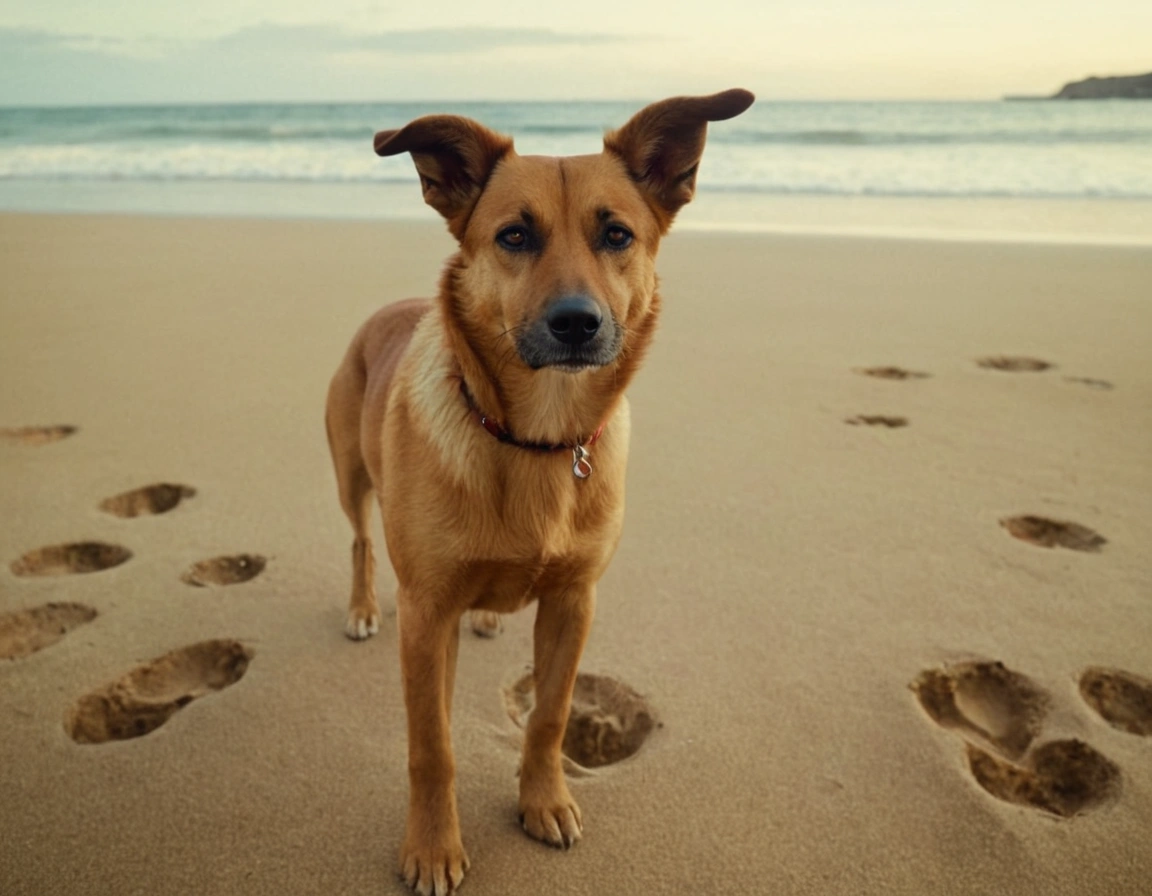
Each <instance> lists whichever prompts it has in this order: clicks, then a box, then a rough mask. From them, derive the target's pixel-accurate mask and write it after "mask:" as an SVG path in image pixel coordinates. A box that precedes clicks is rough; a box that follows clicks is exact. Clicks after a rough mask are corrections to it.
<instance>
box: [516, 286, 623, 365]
mask: <svg viewBox="0 0 1152 896" xmlns="http://www.w3.org/2000/svg"><path fill="white" fill-rule="evenodd" d="M623 339H624V331H623V328H621V326H620V325H619V324H618V323H616V320H615V319H614V318H613V317H612V315H611V313H610V312H609V313H608V314H605V313H604V309H602V308H601V307H600V305H599V304H598V303H597V302H596V301H595V300H593V299H591V298H589V297H587V296H583V295H577V296H565V297H563V298H560V299H557V300H556V301H554V302H552V303H550V304H549V305H548V307H547V308H545V310H544V313H543V314H541V315H540V316H539V317H538V318H537V319H536V320H534V321H533V322H532V323H531V324H529V325H528V326H526V327H524V328H522V329H521V330H520V335H519V336H518V337H517V340H516V351H517V352H518V353H519V355H520V360H522V361H523V362H524V363H525V364H527V365H528V366H529V367H531V368H532V369H533V370H540V369H542V368H545V367H550V368H552V369H553V370H559V371H561V372H562V373H581V372H583V371H585V370H592V369H595V368H597V367H604V366H605V365H607V364H611V363H612V362H613V361H615V360H616V356H617V355H618V354H619V353H620V345H621V343H622V342H623Z"/></svg>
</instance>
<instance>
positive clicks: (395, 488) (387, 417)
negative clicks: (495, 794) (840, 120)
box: [326, 90, 753, 896]
mask: <svg viewBox="0 0 1152 896" xmlns="http://www.w3.org/2000/svg"><path fill="white" fill-rule="evenodd" d="M752 99H753V97H752V94H750V93H748V92H747V91H745V90H729V91H726V92H724V93H718V94H716V95H714V96H708V97H680V98H676V99H670V100H665V101H663V102H660V103H655V104H654V105H651V106H648V107H647V108H645V109H643V110H642V111H640V112H639V113H638V114H637V115H636V116H634V117H633V118H632V120H631V121H629V122H628V124H626V125H625V126H624V127H623V128H621V129H620V130H618V131H614V132H611V133H609V134H608V135H607V136H606V137H605V138H604V151H603V152H602V153H600V154H599V155H588V156H573V157H568V158H546V157H533V156H523V157H522V156H518V155H517V154H516V153H515V152H514V151H513V149H512V141H511V140H510V139H508V138H507V137H503V136H501V135H499V134H496V133H493V132H492V131H489V130H488V129H486V128H485V127H483V126H482V125H480V124H477V123H476V122H474V121H470V120H469V119H466V118H458V117H455V116H447V115H433V116H429V117H426V118H420V119H417V120H416V121H413V122H412V123H411V124H409V125H407V126H406V127H404V128H401V129H400V130H398V131H382V132H380V133H379V134H377V135H376V144H375V145H376V152H377V153H379V154H380V155H382V156H388V155H395V154H397V153H401V152H409V153H411V154H412V158H413V160H414V161H415V163H416V170H417V172H418V173H419V175H420V183H421V186H422V187H423V191H424V199H425V201H426V202H427V203H428V204H429V205H431V206H432V207H433V208H435V209H436V210H437V211H438V212H440V214H441V215H443V216H444V217H445V218H446V219H447V221H448V228H449V230H450V231H451V232H452V234H453V236H455V237H456V239H457V240H458V241H459V243H460V251H459V252H458V253H457V254H456V255H454V256H453V257H452V258H451V260H450V261H449V262H448V265H447V268H446V270H445V271H444V274H443V277H442V279H441V284H440V294H439V296H438V297H437V298H436V299H435V300H434V301H427V300H417V299H413V300H408V301H405V302H399V303H397V304H394V305H389V306H387V307H385V308H383V309H381V310H380V311H378V312H377V313H376V314H375V315H374V316H373V317H372V318H371V319H369V320H368V322H367V323H366V324H365V325H364V326H363V327H362V328H361V329H360V331H359V333H357V334H356V337H355V339H354V340H353V341H352V345H351V347H350V348H349V350H348V354H347V355H346V356H345V358H344V361H343V363H342V364H341V365H340V368H339V370H337V372H336V375H335V377H334V378H333V380H332V385H331V387H330V389H329V393H328V407H327V415H326V422H327V427H328V442H329V445H330V447H331V449H332V459H333V462H334V463H335V466H336V478H337V481H338V484H339V490H340V503H341V505H342V506H343V508H344V512H345V513H346V514H347V515H348V519H349V520H351V522H352V528H353V530H354V532H355V541H354V542H353V544H352V600H351V605H350V607H349V611H348V622H347V627H346V631H347V634H348V636H349V637H351V638H356V639H361V638H366V637H368V636H369V635H372V634H375V632H376V631H377V630H378V628H379V626H380V608H379V605H378V604H377V602H376V595H375V587H374V582H373V579H374V573H375V561H374V559H373V554H372V543H371V540H370V538H369V522H370V519H371V512H372V498H373V493H375V497H377V498H378V499H379V502H380V507H381V511H382V514H383V517H384V533H385V537H386V542H387V545H388V555H389V557H390V559H391V561H392V565H393V567H394V568H395V571H396V577H397V580H398V582H399V589H398V591H397V594H396V606H397V623H398V627H399V635H400V666H401V672H402V677H403V682H404V700H405V704H406V706H407V711H408V770H409V777H410V798H409V805H408V825H407V831H406V834H405V838H404V844H403V847H402V849H401V852H400V868H401V873H402V875H403V877H404V879H405V880H406V881H407V882H408V883H409V884H410V885H411V886H413V887H414V888H415V889H417V890H418V891H419V892H420V893H423V894H429V893H432V892H435V893H436V894H438V896H443V894H446V893H449V892H451V891H452V890H453V889H455V888H456V887H457V886H458V885H459V884H460V881H461V879H462V878H463V876H464V871H465V869H466V868H467V866H468V859H467V857H466V856H465V854H464V847H463V845H462V844H461V841H460V826H459V821H458V819H457V814H456V796H455V786H454V782H453V773H454V762H453V758H452V747H451V741H450V737H449V717H450V715H451V709H452V686H453V681H454V678H455V672H456V652H457V646H458V642H459V632H460V619H461V616H462V615H463V613H464V612H465V611H466V610H472V611H476V612H478V613H479V612H485V616H486V618H485V619H482V620H480V625H481V627H491V624H492V616H491V614H492V613H511V612H513V611H515V610H519V609H520V608H522V607H524V606H525V605H526V604H528V603H530V602H531V601H533V600H534V601H536V602H537V611H536V626H535V648H534V670H535V686H536V707H535V710H534V711H533V712H532V715H531V717H530V719H529V721H528V728H527V732H526V736H525V741H524V753H523V759H522V765H521V771H520V813H521V816H522V819H523V825H524V829H525V830H526V831H527V832H528V833H529V834H531V835H532V836H533V837H536V838H538V839H540V840H543V841H545V842H546V843H550V844H552V845H554V846H564V847H567V846H570V845H571V844H572V843H574V842H575V841H576V840H578V839H579V838H580V834H581V830H582V820H581V816H580V809H579V808H578V807H577V805H576V803H575V801H574V800H573V799H572V795H571V794H570V793H569V792H568V786H567V784H565V782H564V774H563V772H562V770H561V757H560V746H561V742H562V740H563V737H564V729H565V726H566V724H567V721H568V712H569V709H570V706H571V699H572V688H573V684H574V682H575V680H576V668H577V665H578V663H579V661H580V654H581V651H582V650H583V647H584V642H585V639H586V638H587V635H588V630H589V627H590V626H591V624H592V613H593V608H594V606H595V603H596V582H597V580H598V579H599V578H600V576H601V574H602V573H603V572H604V569H605V567H606V566H607V565H608V561H609V559H610V558H611V557H612V554H613V552H614V551H615V549H616V543H617V540H618V539H619V536H620V527H621V522H622V520H623V515H624V467H625V461H626V458H627V453H628V433H629V417H628V404H627V401H626V399H625V398H624V389H625V387H626V386H627V385H628V383H629V381H630V380H631V379H632V376H633V375H634V374H635V372H636V370H637V367H638V365H639V363H640V361H641V359H642V358H643V356H644V352H645V350H646V348H647V347H648V344H649V342H650V340H651V339H652V335H653V332H654V330H655V327H656V318H657V313H658V311H659V307H660V300H659V297H658V296H657V293H656V272H655V261H656V251H657V247H658V245H659V242H660V238H661V237H662V236H663V235H664V233H666V232H667V230H668V227H669V225H670V224H671V223H672V219H673V217H674V215H675V214H676V212H677V210H678V209H679V208H680V207H681V206H682V205H683V204H684V203H686V202H688V200H689V199H691V198H692V194H693V191H694V189H695V183H696V168H697V165H698V163H699V161H700V156H701V154H702V152H703V149H704V139H705V132H706V130H707V123H708V122H709V121H722V120H724V119H727V118H732V117H733V116H735V115H739V114H740V113H741V112H743V111H744V110H745V109H747V108H748V106H749V105H751V103H752ZM474 624H475V623H474Z"/></svg>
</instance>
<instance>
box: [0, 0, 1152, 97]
mask: <svg viewBox="0 0 1152 896" xmlns="http://www.w3.org/2000/svg"><path fill="white" fill-rule="evenodd" d="M1150 69H1152V2H1150V0H1095V2H1093V3H1091V4H1088V3H1083V2H1080V3H1075V4H1071V3H1059V2H1056V3H1053V2H1052V0H942V2H932V0H855V2H853V0H708V2H707V3H698V4H692V5H686V4H683V3H677V2H676V0H665V2H662V3H652V2H633V3H628V2H624V0H612V2H606V0H566V2H552V0H538V2H536V3H522V2H521V3H496V4H491V3H478V2H475V0H472V2H465V0H422V2H413V0H407V2H404V3H374V2H371V0H322V2H316V0H307V2H305V0H275V2H272V0H198V2H197V3H195V4H188V5H186V6H185V5H175V4H168V3H163V2H156V0H99V2H94V0H39V2H38V3H33V2H29V0H0V105H13V104H38V103H48V104H58V103H69V104H72V103H75V104H83V103H114V102H200V101H243V100H393V99H516V98H522V99H535V98H539V99H578V98H589V99H595V98H621V99H625V98H626V99H642V98H649V97H655V96H664V95H669V94H674V93H704V92H711V91H713V90H716V89H721V88H725V87H730V86H742V87H748V88H750V89H752V90H754V91H755V92H756V93H757V94H759V95H760V96H761V97H763V98H765V99H807V98H822V99H838V98H845V99H856V98H880V99H885V98H929V99H932V98H972V99H985V98H988V99H991V98H996V97H999V96H1001V95H1002V94H1004V93H1050V92H1052V91H1054V90H1056V89H1057V88H1059V87H1060V86H1061V85H1062V84H1063V83H1064V82H1065V81H1068V80H1073V79H1077V78H1080V77H1084V76H1087V75H1090V74H1134V73H1138V72H1141V71H1148V70H1150Z"/></svg>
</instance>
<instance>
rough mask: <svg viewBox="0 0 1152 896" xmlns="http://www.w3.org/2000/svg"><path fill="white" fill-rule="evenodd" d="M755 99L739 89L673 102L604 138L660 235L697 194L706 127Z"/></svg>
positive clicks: (732, 115)
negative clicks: (651, 210) (648, 204)
mask: <svg viewBox="0 0 1152 896" xmlns="http://www.w3.org/2000/svg"><path fill="white" fill-rule="evenodd" d="M754 99H755V97H754V96H753V95H752V94H751V93H749V92H748V91H747V90H740V89H739V88H736V89H733V90H725V91H724V92H723V93H715V94H713V95H712V96H678V97H673V98H672V99H670V100H662V101H661V102H659V103H653V104H652V105H651V106H646V107H645V108H643V109H641V110H640V111H639V112H637V113H636V114H635V115H634V116H632V120H631V121H629V122H628V123H627V124H626V125H624V127H622V128H620V129H619V130H617V131H611V132H610V133H608V134H607V135H606V136H605V137H604V148H605V149H606V150H608V151H609V152H613V153H615V154H616V155H618V156H619V157H620V158H621V159H622V160H623V162H624V164H625V166H627V168H628V172H629V173H630V174H631V175H632V177H633V179H635V180H636V181H637V182H638V183H639V184H640V187H641V189H643V190H644V191H645V192H646V193H647V194H648V196H649V198H650V199H651V200H653V201H654V203H655V206H656V208H657V210H658V212H660V213H661V214H659V217H660V220H661V225H662V227H663V229H667V228H668V226H669V225H670V224H671V223H672V218H673V216H675V214H676V212H677V211H679V209H680V207H681V206H682V205H684V203H686V202H688V201H689V200H690V199H691V198H692V194H693V193H694V192H695V191H696V168H697V166H698V165H699V164H700V157H701V156H702V155H703V154H704V138H705V135H706V134H707V131H708V122H710V121H724V120H726V119H728V118H735V117H736V116H737V115H739V114H740V113H741V112H743V111H744V110H745V109H747V108H748V107H749V106H751V105H752V102H753V100H754Z"/></svg>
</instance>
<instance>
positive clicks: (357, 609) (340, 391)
mask: <svg viewBox="0 0 1152 896" xmlns="http://www.w3.org/2000/svg"><path fill="white" fill-rule="evenodd" d="M363 402H364V377H363V375H362V374H360V372H359V371H356V370H352V369H349V365H348V364H344V365H342V366H341V368H340V369H339V370H338V371H337V372H336V376H335V377H333V378H332V385H331V386H330V387H329V390H328V408H327V413H326V414H325V423H326V425H327V429H328V447H329V448H330V449H331V451H332V463H333V465H334V466H335V468H336V485H337V488H338V490H339V492H340V506H341V507H342V508H344V513H345V515H346V516H347V517H348V522H350V523H351V524H352V533H353V541H352V597H351V600H350V601H349V603H348V619H347V622H346V623H345V625H344V633H345V634H346V635H347V636H348V637H349V638H352V639H354V640H357V641H360V640H363V639H364V638H367V637H369V636H371V635H374V634H376V632H378V631H379V630H380V605H379V603H377V601H376V558H375V556H374V555H373V553H372V538H371V530H370V526H371V523H372V503H373V486H372V478H371V476H369V475H368V468H367V466H366V465H365V463H364V456H363V453H362V452H361V450H360V415H361V409H362V407H363Z"/></svg>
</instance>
